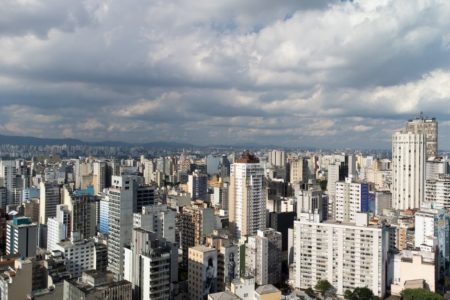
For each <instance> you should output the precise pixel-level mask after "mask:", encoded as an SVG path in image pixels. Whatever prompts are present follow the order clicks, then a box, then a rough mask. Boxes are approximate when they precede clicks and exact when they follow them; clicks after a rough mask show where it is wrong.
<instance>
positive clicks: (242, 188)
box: [0, 116, 450, 300]
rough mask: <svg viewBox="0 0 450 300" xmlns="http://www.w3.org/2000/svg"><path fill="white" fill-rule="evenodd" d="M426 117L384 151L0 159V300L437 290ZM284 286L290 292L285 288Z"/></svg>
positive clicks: (431, 151) (446, 247)
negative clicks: (323, 289)
mask: <svg viewBox="0 0 450 300" xmlns="http://www.w3.org/2000/svg"><path fill="white" fill-rule="evenodd" d="M437 136H438V127H437V121H436V120H435V119H430V118H425V117H423V116H420V117H418V118H416V119H413V120H409V121H408V122H407V123H406V126H405V128H404V130H403V131H400V132H396V133H394V134H393V136H392V157H391V158H389V157H377V156H371V155H363V154H359V153H343V154H341V153H338V154H335V153H333V154H322V153H313V152H301V153H296V152H286V151H282V150H270V151H265V150H264V151H257V152H256V153H250V152H244V153H232V152H231V153H224V154H220V155H207V156H204V155H200V154H198V153H186V152H184V151H183V152H182V153H179V154H177V155H167V156H165V155H163V156H155V157H151V158H148V157H144V156H141V157H139V158H128V159H121V160H119V159H116V158H114V156H111V157H107V158H105V157H100V156H96V157H94V156H89V157H77V158H67V159H61V158H59V157H57V156H47V157H39V158H35V157H33V158H31V159H22V158H17V159H14V160H11V159H10V160H1V161H0V252H1V253H0V254H1V257H0V299H64V300H66V299H100V298H105V299H194V300H196V299H202V300H203V299H296V295H298V294H302V291H303V290H306V289H309V288H315V286H316V284H317V283H318V282H319V281H322V280H327V281H328V282H329V283H330V284H331V285H332V286H333V287H334V289H335V292H336V294H337V295H338V296H343V295H344V293H345V292H346V291H347V290H353V289H355V288H358V287H367V288H369V289H370V290H372V292H373V293H374V295H376V296H379V297H380V298H383V297H385V296H386V295H389V294H391V295H400V294H401V292H402V291H403V290H404V289H408V288H426V289H429V290H430V291H433V292H444V291H445V286H444V283H445V281H446V279H447V278H448V277H449V276H450V270H449V268H450V215H449V214H448V209H450V175H448V173H449V172H448V170H449V168H448V160H447V158H446V157H441V156H439V153H438V139H437ZM287 286H290V288H289V289H287V288H286V287H287Z"/></svg>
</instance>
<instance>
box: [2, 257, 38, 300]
mask: <svg viewBox="0 0 450 300" xmlns="http://www.w3.org/2000/svg"><path fill="white" fill-rule="evenodd" d="M32 273H33V263H32V261H31V260H28V259H26V260H22V259H17V260H15V262H14V268H10V269H8V270H6V271H5V272H3V273H0V299H5V300H15V299H29V298H28V297H30V296H31V291H32Z"/></svg>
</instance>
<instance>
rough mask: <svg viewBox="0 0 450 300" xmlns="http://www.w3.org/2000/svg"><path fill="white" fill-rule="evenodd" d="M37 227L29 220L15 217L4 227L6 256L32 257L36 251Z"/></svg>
mask: <svg viewBox="0 0 450 300" xmlns="http://www.w3.org/2000/svg"><path fill="white" fill-rule="evenodd" d="M37 229H38V226H37V224H36V223H31V220H30V218H27V217H16V218H14V219H13V220H12V221H9V222H8V224H7V225H6V254H8V255H10V254H20V255H21V256H22V257H34V256H35V255H36V249H37V244H38V240H37V236H38V231H37Z"/></svg>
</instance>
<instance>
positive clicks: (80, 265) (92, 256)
mask: <svg viewBox="0 0 450 300" xmlns="http://www.w3.org/2000/svg"><path fill="white" fill-rule="evenodd" d="M54 251H59V252H61V253H62V254H63V255H64V260H65V262H66V267H67V271H69V272H70V274H71V275H72V277H79V276H81V274H82V273H83V272H84V271H87V270H92V269H95V268H96V262H97V260H96V250H95V242H94V240H93V239H89V240H78V241H71V240H65V241H62V242H59V243H57V244H56V246H55V250H54Z"/></svg>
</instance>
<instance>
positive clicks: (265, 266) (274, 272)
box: [245, 228, 281, 285]
mask: <svg viewBox="0 0 450 300" xmlns="http://www.w3.org/2000/svg"><path fill="white" fill-rule="evenodd" d="M245 275H246V276H253V277H255V282H256V284H257V285H265V284H278V283H280V281H281V233H280V232H278V231H276V230H274V229H272V228H268V229H265V230H258V231H257V234H256V235H255V236H250V237H248V240H247V244H246V245H245Z"/></svg>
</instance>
